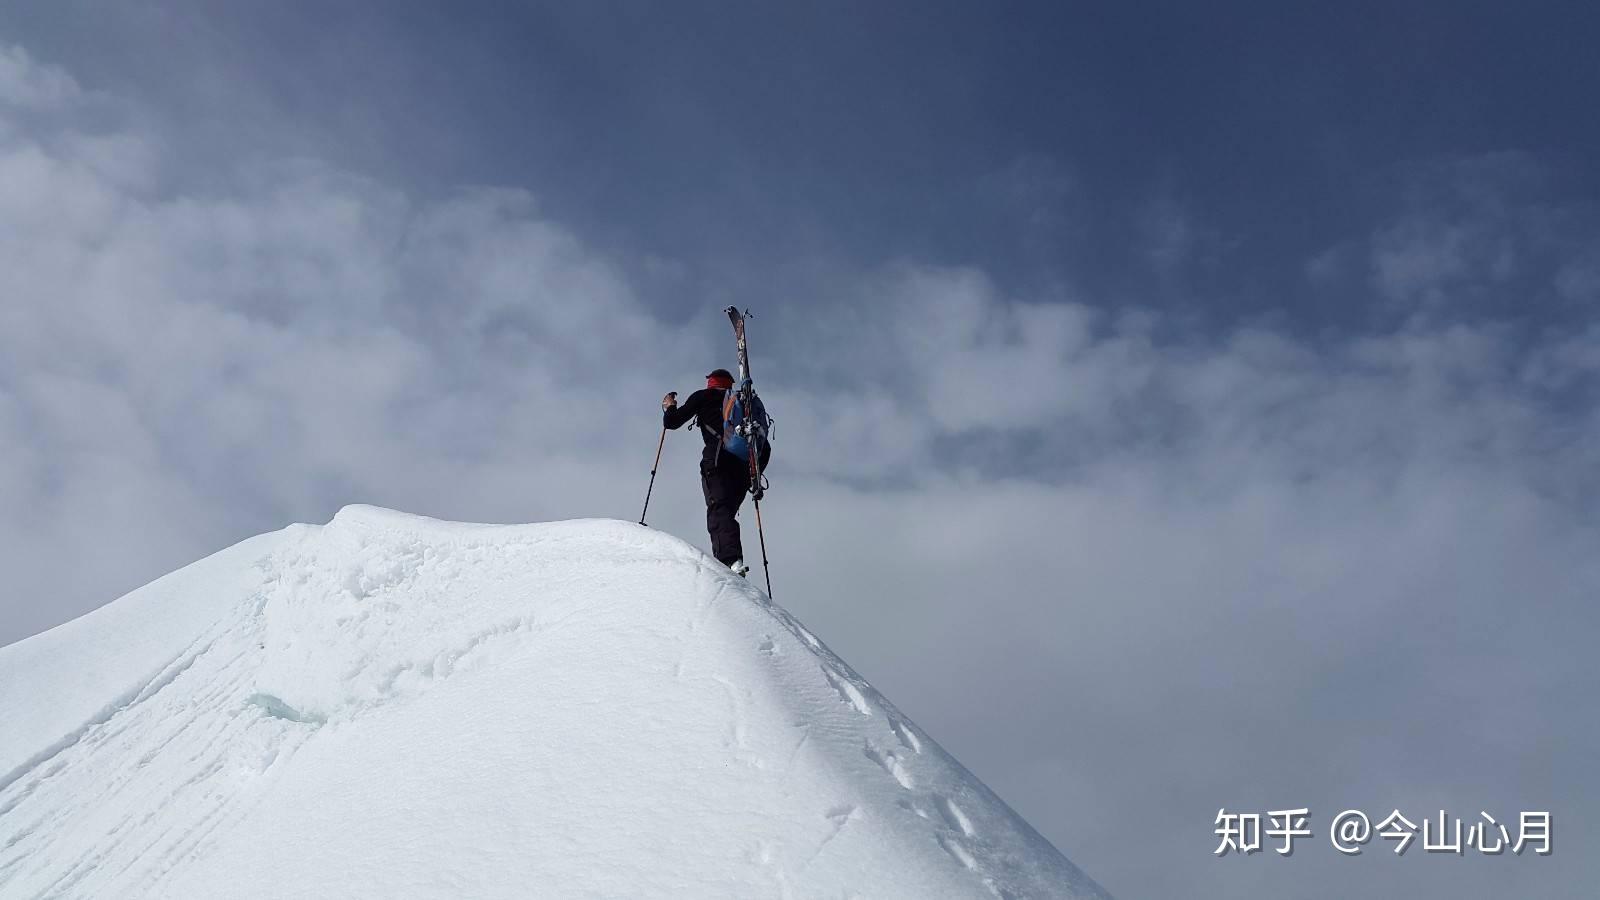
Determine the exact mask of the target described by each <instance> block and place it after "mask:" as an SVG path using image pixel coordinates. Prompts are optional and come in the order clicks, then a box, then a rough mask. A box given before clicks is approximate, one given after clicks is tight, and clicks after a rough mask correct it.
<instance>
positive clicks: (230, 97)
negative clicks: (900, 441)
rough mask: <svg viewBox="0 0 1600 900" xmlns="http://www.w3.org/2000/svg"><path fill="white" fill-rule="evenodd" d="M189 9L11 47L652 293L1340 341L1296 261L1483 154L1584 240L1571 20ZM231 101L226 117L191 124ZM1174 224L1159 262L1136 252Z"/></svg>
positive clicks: (897, 7)
mask: <svg viewBox="0 0 1600 900" xmlns="http://www.w3.org/2000/svg"><path fill="white" fill-rule="evenodd" d="M196 9H198V7H194V6H190V5H185V4H174V5H170V6H168V7H166V10H167V11H166V12H164V13H162V14H159V15H154V16H152V15H147V14H144V13H140V14H133V13H126V12H122V13H115V12H114V13H109V14H108V13H105V11H104V10H103V9H98V8H94V7H93V5H88V6H84V7H82V9H81V11H80V14H79V15H76V16H61V15H60V14H59V12H58V13H55V14H52V15H51V17H50V18H51V20H52V23H53V24H50V25H43V24H41V25H39V26H37V30H38V32H39V35H38V38H37V40H36V41H35V42H34V43H35V45H36V46H38V47H39V48H40V49H41V50H45V49H48V48H49V47H50V46H51V45H52V44H54V45H56V46H57V47H60V48H65V47H67V46H68V45H69V43H70V44H71V45H72V46H76V47H78V48H79V49H80V50H81V48H82V46H83V44H84V40H85V37H86V35H87V36H89V37H90V41H91V43H92V44H94V45H96V46H99V47H100V48H101V49H102V50H103V55H102V56H101V58H100V59H99V60H98V61H97V60H95V59H89V60H86V61H85V63H84V64H83V65H80V66H79V67H78V69H77V71H78V73H79V77H80V78H82V79H84V80H85V81H87V82H88V83H90V84H94V83H95V81H96V76H97V75H99V76H100V77H101V78H104V79H111V78H113V76H112V74H111V73H113V72H116V73H117V75H116V76H115V77H116V78H117V79H118V81H119V82H120V83H122V84H124V85H125V84H126V81H127V79H128V73H130V72H133V73H136V74H135V76H134V79H135V83H136V86H137V87H139V88H142V89H143V90H144V91H146V92H147V93H148V94H149V95H150V96H152V97H160V98H161V99H160V101H159V103H158V104H156V105H158V106H159V107H160V108H161V109H162V110H163V111H164V112H165V113H166V114H169V115H171V114H175V111H176V112H181V113H182V114H184V115H185V116H187V117H188V121H189V125H190V127H191V128H193V127H194V126H195V125H196V123H204V122H205V121H207V120H208V118H209V119H211V120H213V121H216V122H218V123H220V122H223V121H226V122H228V123H229V124H228V125H227V126H226V130H224V129H223V126H221V125H219V126H218V129H217V133H210V134H207V133H206V132H205V130H204V126H203V124H202V125H200V131H199V133H197V134H195V135H194V139H195V140H196V141H199V142H201V143H206V142H210V141H214V142H216V144H217V146H219V147H222V148H224V149H225V150H226V152H227V154H228V155H229V157H230V158H232V157H233V156H235V155H236V154H238V153H240V152H247V151H248V148H250V147H255V148H258V149H260V150H263V151H271V152H281V151H283V150H286V149H287V150H290V151H293V150H300V151H303V152H306V153H311V154H314V155H317V156H319V157H321V158H330V157H331V158H333V159H335V160H337V161H339V162H341V163H344V164H347V165H351V166H354V167H359V168H360V169H362V170H364V171H381V172H383V173H385V174H386V175H391V176H393V177H396V178H399V179H400V180H402V181H404V182H406V183H409V184H412V185H423V186H426V185H432V186H433V187H434V188H435V189H438V190H448V189H451V188H454V187H456V186H458V185H460V184H462V183H483V184H496V185H501V184H521V185H526V186H528V187H530V188H531V189H532V190H533V191H534V192H535V193H536V194H537V195H538V197H539V198H540V201H541V205H542V207H543V208H544V209H545V210H547V211H548V212H549V213H550V214H551V215H553V216H555V217H557V218H560V219H561V220H563V221H567V222H570V223H573V224H574V225H575V226H577V227H578V228H579V229H580V230H582V231H583V232H584V233H585V234H586V236H587V237H589V238H590V239H591V240H594V241H596V242H598V243H600V244H602V245H605V246H611V247H614V248H618V249H620V250H623V251H625V252H627V253H629V254H650V255H657V256H660V257H663V258H671V259H674V260H677V261H679V262H681V263H687V264H688V266H689V268H688V270H687V271H686V272H685V271H679V272H677V273H676V275H675V279H674V280H672V281H671V282H670V283H662V284H660V285H657V288H658V290H659V291H660V293H661V294H662V295H663V296H667V297H672V296H677V298H678V299H679V300H680V301H681V302H685V303H689V302H697V298H699V297H702V296H705V295H706V294H723V293H729V294H741V295H745V294H749V293H751V292H756V291H762V290H776V291H779V292H786V293H806V292H814V291H818V290H825V286H823V285H819V284H818V283H816V282H815V280H814V279H811V278H808V274H807V269H806V266H807V263H808V262H809V261H810V260H813V259H817V258H827V259H830V260H833V261H838V260H840V259H846V260H851V261H853V262H855V263H857V264H860V265H863V266H867V265H872V264H875V263H878V262H880V261H882V260H884V259H893V258H902V257H909V258H916V259H923V260H934V261H938V262H940V263H944V264H962V265H967V264H970V265H975V266H980V267H982V268H984V269H985V270H986V271H988V272H990V273H991V274H993V275H994V277H996V278H997V279H1000V280H1001V281H1002V282H1003V284H1004V285H1005V286H1006V287H1007V288H1009V289H1012V290H1015V291H1018V292H1021V293H1024V294H1028V295H1034V296H1050V295H1051V294H1052V293H1054V292H1060V291H1069V292H1072V293H1073V294H1074V295H1075V296H1076V297H1077V298H1078V299H1082V300H1087V301H1088V302H1090V303H1092V304H1096V305H1102V306H1113V307H1114V306H1118V305H1122V304H1125V303H1128V302H1132V301H1135V300H1136V301H1137V302H1138V303H1139V304H1140V305H1143V306H1147V307H1155V308H1161V309H1166V310H1182V311H1183V312H1185V313H1186V314H1188V315H1190V316H1193V317H1195V318H1197V319H1199V320H1201V321H1203V322H1209V323H1212V324H1220V325H1228V324H1232V320H1234V319H1236V318H1237V317H1239V316H1241V315H1247V316H1248V315H1258V314H1262V313H1267V312H1271V313H1273V314H1274V315H1275V316H1276V317H1278V318H1279V319H1280V320H1281V321H1284V320H1286V321H1287V323H1288V324H1289V325H1291V326H1293V327H1305V328H1309V329H1313V330H1314V329H1322V328H1328V327H1335V328H1340V329H1348V328H1360V327H1366V326H1368V325H1370V324H1372V318H1373V317H1374V316H1376V317H1377V318H1378V319H1379V320H1382V319H1383V318H1384V316H1385V314H1386V312H1388V311H1385V310H1378V311H1376V312H1375V311H1374V310H1372V309H1370V308H1368V307H1367V305H1366V304H1364V303H1362V302H1359V301H1357V300H1355V299H1353V298H1352V297H1351V296H1350V292H1349V291H1346V290H1343V289H1342V288H1343V287H1344V286H1343V285H1341V284H1340V283H1338V281H1337V279H1335V280H1334V282H1333V283H1331V284H1328V283H1325V284H1322V285H1320V286H1317V285H1311V284H1308V279H1307V277H1306V269H1307V265H1308V264H1309V262H1310V261H1311V260H1312V259H1313V258H1315V257H1317V255H1318V254H1321V253H1323V252H1324V251H1327V250H1329V249H1330V248H1333V247H1335V246H1337V245H1339V244H1341V243H1343V242H1347V241H1350V240H1353V239H1362V238H1364V237H1365V235H1366V234H1367V233H1368V231H1370V230H1371V229H1372V228H1373V227H1374V226H1375V223H1378V222H1380V221H1383V220H1385V219H1388V218H1392V217H1393V216H1395V215H1398V214H1400V213H1402V212H1403V211H1404V210H1406V209H1407V204H1408V203H1413V202H1417V198H1416V197H1415V196H1414V195H1415V193H1416V191H1417V188H1416V185H1415V184H1414V183H1413V182H1414V179H1413V175H1414V174H1415V171H1416V170H1417V169H1418V168H1431V167H1434V166H1437V165H1441V164H1448V163H1450V162H1451V161H1454V160H1458V159H1471V158H1476V157H1479V156H1482V155H1484V154H1508V153H1509V154H1517V155H1519V156H1520V157H1521V158H1522V159H1524V160H1525V161H1528V162H1530V164H1531V165H1532V166H1533V167H1535V168H1537V170H1538V178H1537V179H1536V180H1537V181H1538V184H1536V185H1532V191H1531V193H1530V192H1529V191H1527V190H1525V188H1527V187H1528V185H1520V184H1519V185H1517V186H1516V187H1517V196H1518V198H1519V202H1524V203H1528V202H1532V203H1537V204H1543V205H1547V206H1556V207H1560V208H1561V210H1562V215H1564V216H1566V217H1568V218H1573V217H1576V218H1579V219H1584V220H1585V221H1586V222H1587V221H1588V220H1591V219H1592V218H1593V215H1592V211H1593V208H1594V202H1595V199H1596V194H1595V192H1596V189H1597V184H1596V180H1595V178H1594V174H1593V171H1592V166H1591V164H1590V161H1591V160H1593V159H1595V158H1597V155H1600V117H1597V116H1594V115H1593V114H1592V113H1590V112H1589V107H1590V106H1591V104H1592V99H1593V92H1594V89H1595V87H1596V86H1597V85H1600V54H1595V53H1594V52H1593V46H1592V44H1593V40H1592V38H1593V36H1594V35H1595V34H1596V33H1597V24H1600V14H1597V13H1596V12H1595V11H1594V10H1593V9H1592V8H1591V7H1590V6H1589V5H1587V4H1582V3H1535V4H1519V5H1517V6H1516V7H1515V8H1513V7H1511V6H1509V5H1507V4H1498V3H1454V2H1452V3H1419V2H1398V3H1394V2H1379V3H1354V4H1338V5H1330V6H1325V7H1320V8H1311V7H1309V6H1307V5H1303V4H1295V5H1291V6H1285V5H1284V4H1277V3H1231V4H1222V5H1220V6H1219V5H1216V4H1193V3H1154V4H1152V3H1142V4H1102V3H1093V4H1090V3H1033V4H1028V3H1002V4H958V3H946V2H935V3H927V2H914V3H910V2H908V3H891V2H883V3H871V4H851V3H811V4H777V3H750V4H719V3H688V4H671V5H665V4H652V3H584V4H540V3H476V4H467V5H456V4H452V5H448V6H445V5H440V4H432V3H346V4H340V5H337V6H336V7H334V8H333V9H327V8H326V6H325V5H324V4H304V3H282V4H260V5H256V6H255V7H254V8H250V7H244V6H242V5H241V6H238V7H235V8H234V9H233V10H231V12H230V15H228V16H225V17H216V16H209V17H206V18H205V19H204V20H203V21H202V20H200V19H199V18H198V17H197V16H196V14H195V10H196ZM5 18H7V19H11V20H13V22H14V23H21V24H23V25H26V24H28V23H27V21H26V20H27V19H28V18H29V14H28V13H27V12H26V11H13V12H11V13H9V14H7V15H6V16H5ZM3 21H4V19H0V22H3ZM129 27H133V28H135V29H144V30H146V31H148V32H150V33H151V35H152V36H157V35H159V37H160V38H161V39H162V40H163V42H165V43H167V44H168V45H169V48H170V55H169V57H168V59H167V61H166V64H160V63H157V64H151V63H149V62H145V63H143V64H141V65H136V66H130V65H129V61H128V60H127V59H120V58H119V56H121V55H123V54H131V53H135V52H140V51H137V50H135V49H134V48H136V47H142V46H144V44H143V42H142V41H134V42H130V41H125V40H118V39H117V36H118V35H125V34H126V32H127V29H128V28H129ZM24 30H26V29H24ZM286 55H287V56H288V57H291V58H292V59H293V60H294V64H293V65H288V66H285V65H281V64H275V62H276V61H281V60H282V59H284V58H285V57H286ZM197 63H198V65H197ZM197 75H198V77H197ZM240 80H247V81H248V82H249V86H250V90H248V91H245V92H243V93H242V96H244V97H247V98H248V99H247V100H245V101H241V92H240V91H237V90H233V89H232V88H231V83H232V82H237V81H240ZM139 82H142V84H141V83H139ZM223 85H230V87H229V88H228V89H224V88H223V87H222V86H223ZM179 98H181V99H179ZM241 102H247V103H248V104H250V108H251V110H252V111H253V112H254V113H256V115H255V116H254V117H253V118H254V120H255V121H257V122H258V123H259V126H260V127H259V128H257V129H253V130H252V129H247V130H245V131H243V132H241V131H240V130H239V128H238V124H237V116H235V115H227V116H223V115H210V116H208V115H207V113H208V112H216V110H213V109H212V107H214V106H215V105H217V104H221V103H227V104H230V105H232V106H235V107H236V106H237V105H238V104H239V103H241ZM236 111H237V110H236V109H234V110H230V111H229V112H236ZM1443 193H1444V194H1445V196H1437V197H1426V198H1423V199H1424V200H1425V201H1427V202H1429V203H1430V204H1432V203H1451V202H1455V201H1456V199H1458V198H1454V197H1453V196H1450V195H1452V194H1453V193H1454V191H1453V189H1451V188H1449V187H1448V186H1447V187H1446V189H1445V190H1444V191H1443ZM1173 217H1177V218H1173ZM1174 221H1181V222H1182V223H1183V230H1182V232H1181V235H1182V237H1181V241H1182V243H1181V246H1174V247H1170V248H1169V250H1168V251H1166V252H1167V256H1165V257H1162V258H1164V259H1165V260H1166V263H1165V264H1164V265H1154V266H1153V265H1152V261H1151V257H1152V254H1155V255H1157V256H1158V257H1159V256H1161V254H1162V253H1163V251H1161V250H1156V249H1152V244H1156V245H1160V244H1161V243H1162V241H1163V240H1164V239H1163V237H1162V235H1164V234H1165V235H1167V236H1168V238H1170V237H1171V236H1172V235H1171V233H1170V232H1169V231H1168V230H1167V229H1168V227H1169V226H1170V225H1171V223H1172V222H1174ZM1518 239H1519V240H1520V239H1522V238H1518ZM1531 255H1537V254H1536V253H1534V254H1531ZM1523 296H1524V298H1525V299H1526V300H1533V301H1535V303H1538V304H1541V305H1542V304H1544V303H1545V301H1548V300H1549V299H1550V298H1549V296H1548V290H1547V287H1546V286H1545V285H1543V284H1542V283H1541V284H1538V285H1534V286H1533V287H1530V288H1529V290H1528V291H1526V292H1524V294H1523ZM690 298H696V301H691V299H690ZM1521 311H1522V313H1524V314H1525V313H1526V305H1525V304H1524V305H1523V307H1522V310H1521ZM1493 312H1495V313H1496V314H1502V315H1503V314H1505V313H1506V312H1507V310H1506V309H1496V310H1493ZM1548 313H1549V314H1550V315H1558V314H1559V313H1560V310H1559V309H1557V308H1556V307H1555V306H1551V308H1550V309H1549V310H1548Z"/></svg>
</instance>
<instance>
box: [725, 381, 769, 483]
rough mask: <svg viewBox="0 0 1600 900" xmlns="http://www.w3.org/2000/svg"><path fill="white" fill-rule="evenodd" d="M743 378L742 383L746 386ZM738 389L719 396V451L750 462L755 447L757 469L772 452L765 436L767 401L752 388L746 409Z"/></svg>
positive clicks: (746, 383) (767, 428) (767, 434)
mask: <svg viewBox="0 0 1600 900" xmlns="http://www.w3.org/2000/svg"><path fill="white" fill-rule="evenodd" d="M748 385H749V382H748V381H746V382H745V385H744V386H748ZM741 392H742V391H741V389H740V388H729V389H728V392H727V394H726V395H725V396H724V397H723V398H722V447H721V449H722V450H726V451H728V452H729V453H732V454H733V455H734V456H737V457H739V458H740V459H742V460H744V461H746V462H749V461H750V447H751V445H752V444H754V445H755V446H756V454H757V455H756V459H757V464H758V465H759V466H760V468H763V469H764V468H766V466H767V459H768V458H769V457H770V456H771V455H772V445H771V444H770V443H769V442H768V438H769V437H770V436H771V434H772V417H771V416H769V415H767V407H766V404H764V403H762V402H761V398H760V397H759V396H757V395H756V393H755V391H751V392H750V400H751V402H750V404H749V407H750V408H749V409H746V408H745V405H746V404H745V402H744V398H743V397H742V396H740V394H741Z"/></svg>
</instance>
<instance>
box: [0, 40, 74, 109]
mask: <svg viewBox="0 0 1600 900" xmlns="http://www.w3.org/2000/svg"><path fill="white" fill-rule="evenodd" d="M81 96H82V91H81V90H80V89H79V88H78V83H77V82H76V81H74V80H73V78H72V76H71V75H68V74H67V73H66V72H65V71H63V70H62V69H60V68H59V67H57V66H50V65H40V64H38V63H36V62H34V61H33V59H32V58H31V57H30V56H29V55H28V51H26V50H24V49H22V48H21V47H17V46H9V47H7V46H0V106H5V107H10V108H12V109H22V110H39V109H57V108H60V107H62V106H66V105H68V104H70V103H72V102H74V101H76V100H78V99H79V98H80V97H81Z"/></svg>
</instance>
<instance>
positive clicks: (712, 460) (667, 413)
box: [661, 388, 745, 469]
mask: <svg viewBox="0 0 1600 900" xmlns="http://www.w3.org/2000/svg"><path fill="white" fill-rule="evenodd" d="M727 393H728V392H727V391H724V390H720V389H718V388H702V389H701V390H698V391H695V392H694V393H692V394H690V395H689V399H687V400H685V401H683V402H682V403H680V404H679V405H677V406H675V407H673V408H671V409H668V410H663V411H662V413H661V424H662V425H665V426H666V427H668V428H671V429H674V430H676V429H678V428H682V427H683V424H684V423H685V422H687V421H689V420H690V419H694V420H696V421H695V427H696V428H698V429H699V431H700V437H701V438H702V439H704V440H705V442H706V449H705V453H703V454H701V456H700V467H701V468H702V469H709V468H711V467H712V466H715V465H718V464H719V463H720V464H727V465H745V462H744V461H743V460H741V459H739V457H737V456H734V455H733V454H732V453H719V452H718V451H720V450H721V449H722V403H723V401H724V400H725V399H726V398H727ZM719 457H720V458H719Z"/></svg>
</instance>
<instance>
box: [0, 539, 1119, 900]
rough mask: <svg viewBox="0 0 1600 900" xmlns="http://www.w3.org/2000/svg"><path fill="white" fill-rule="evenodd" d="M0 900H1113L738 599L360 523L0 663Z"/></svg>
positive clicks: (633, 556) (735, 583) (236, 565)
mask: <svg viewBox="0 0 1600 900" xmlns="http://www.w3.org/2000/svg"><path fill="white" fill-rule="evenodd" d="M0 711H3V715H4V717H5V722H6V726H7V727H6V728H5V729H4V731H3V732H0V896H3V897H6V898H12V897H35V896H40V897H45V896H49V897H55V896H62V897H108V896H119V897H120V896H161V897H195V898H203V897H218V896H228V897H230V898H241V897H275V898H297V897H306V898H310V897H374V898H377V897H385V898H389V897H469V896H470V897H485V898H488V897H526V896H541V897H543V896H549V897H630V898H631V897H696V898H714V897H728V898H752V897H852V896H856V897H906V898H939V897H995V896H999V897H1017V898H1021V897H1029V898H1032V897H1099V896H1103V894H1102V893H1101V892H1100V890H1099V888H1098V887H1096V886H1095V885H1094V884H1093V882H1092V881H1090V880H1089V879H1088V878H1087V877H1085V876H1084V875H1083V874H1082V873H1081V872H1079V871H1078V870H1077V869H1076V868H1075V867H1074V866H1073V865H1072V864H1071V863H1070V862H1068V861H1067V860H1066V858H1065V857H1063V856H1062V855H1061V854H1060V853H1059V852H1057V851H1056V850H1055V848H1053V847H1052V846H1051V845H1050V844H1049V843H1048V842H1047V841H1045V840H1044V839H1043V838H1042V837H1040V836H1039V835H1038V834H1036V833H1035V832H1034V831H1033V830H1032V829H1031V828H1029V827H1028V826H1027V825H1026V823H1024V822H1023V821H1022V820H1021V819H1020V818H1019V817H1017V816H1016V815H1015V813H1013V812H1012V811H1011V810H1010V809H1009V808H1008V807H1006V806H1005V805H1004V803H1002V802H1001V801H1000V800H999V799H998V798H996V797H995V796H994V795H993V794H992V793H991V792H990V791H989V790H988V789H987V788H985V787H984V786H983V785H982V784H981V783H979V782H978V781H977V779H976V778H974V777H972V775H970V774H969V773H967V772H966V770H965V769H963V768H962V767H961V766H960V765H959V764H958V763H957V762H956V761H955V760H954V759H952V758H951V757H950V756H949V755H948V754H946V753H945V752H944V751H943V750H942V749H940V748H939V747H938V745H937V744H935V743H934V742H933V741H932V740H930V739H929V738H928V737H927V736H926V735H924V734H923V733H922V732H921V731H919V730H918V729H917V728H916V726H915V725H913V724H911V723H910V722H909V721H907V720H906V719H905V717H904V716H902V715H900V714H899V713H898V712H897V711H896V710H895V709H894V708H893V706H891V705H890V704H889V703H887V702H886V701H885V700H884V699H883V698H882V697H881V696H879V695H878V694H877V693H876V692H875V691H873V690H872V688H871V687H870V686H868V685H867V684H866V683H865V682H864V681H862V680H861V678H860V677H859V676H857V675H856V674H855V673H854V672H852V671H851V670H850V669H849V667H848V666H846V665H844V663H843V662H841V661H840V660H839V659H838V658H836V657H835V656H834V655H833V654H832V653H830V652H829V651H828V650H827V648H826V647H824V646H823V645H822V644H821V643H820V642H818V641H817V640H816V639H815V638H814V637H813V636H812V635H811V634H810V633H809V632H807V631H806V630H805V628H804V627H802V626H801V625H800V624H799V623H798V622H796V621H795V620H794V619H793V618H792V617H790V616H789V615H788V614H787V613H786V612H785V611H784V610H782V609H781V608H779V607H777V606H775V605H773V604H771V603H769V602H767V601H766V600H765V598H764V596H763V595H762V594H761V593H760V592H759V591H757V590H756V589H755V588H754V587H753V586H752V585H750V584H747V583H746V582H745V581H744V580H742V579H739V578H736V577H733V576H731V575H730V574H728V573H727V572H726V571H724V570H722V569H721V567H719V566H717V565H716V564H715V563H714V562H713V561H711V560H710V559H709V558H707V557H706V556H705V555H704V554H702V553H700V552H699V551H698V550H695V549H694V548H693V547H691V546H689V545H688V544H685V543H684V542H682V541H679V540H677V539H674V538H671V537H668V536H666V535H663V534H660V533H659V532H655V531H651V530H649V529H645V528H642V527H639V526H637V525H632V524H628V523H621V522H611V521H598V520H596V521H577V522H561V523H553V524H546V525H527V526H479V525H458V524H451V523H443V522H436V521H433V520H429V519H422V518H418V517H412V516H405V515H402V514H399V513H392V512H388V511H385V510H378V509H374V508H370V507H350V508H347V509H345V510H343V511H342V512H340V513H339V515H338V516H337V517H335V519H334V520H333V521H332V522H331V523H329V524H328V525H326V526H321V527H315V526H293V527H291V528H289V529H286V530H284V531H282V532H277V533H274V534H270V535H263V536H261V537H258V538H253V539H251V540H249V541H246V542H244V543H242V544H240V545H238V546H236V547H233V548H230V549H229V550H226V551H223V552H222V553H219V554H217V555H215V556H212V557H209V558H208V559H205V560H202V561H201V562H199V563H196V564H195V565H193V566H190V567H188V568H186V569H183V570H180V571H179V572H176V573H174V574H172V575H170V576H167V577H166V578H163V579H161V580H159V581H157V582H154V583H152V584H151V585H149V586H147V587H145V588H143V589H141V590H139V591H136V592H134V593H133V594H130V595H128V596H127V597H124V598H123V599H121V600H119V601H117V602H116V603H113V604H110V605H108V606H106V607H104V608H102V609H100V610H97V611H96V612H94V613H91V614H90V615H88V616H85V617H83V618H81V619H79V620H76V621H74V622H70V623H68V624H66V625H63V626H61V627H60V628H57V629H54V630H52V631H50V632H47V633H45V634H42V635H38V636H36V637H34V638H30V639H28V640H26V641H23V642H21V643H18V644H15V645H12V646H10V647H6V648H0Z"/></svg>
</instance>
